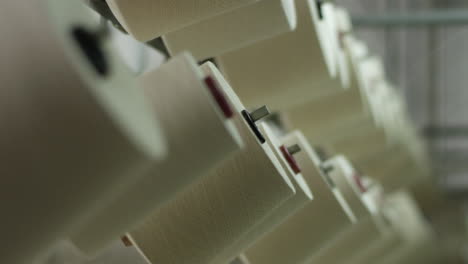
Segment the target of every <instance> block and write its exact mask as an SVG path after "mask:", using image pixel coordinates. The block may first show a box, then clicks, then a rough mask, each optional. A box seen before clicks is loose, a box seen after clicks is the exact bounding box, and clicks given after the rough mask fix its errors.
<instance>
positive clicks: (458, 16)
mask: <svg viewBox="0 0 468 264" xmlns="http://www.w3.org/2000/svg"><path fill="white" fill-rule="evenodd" d="M352 22H353V25H354V26H355V27H358V28H359V27H420V26H437V25H465V24H468V10H466V9H461V10H460V9H458V10H455V9H443V10H437V11H418V12H414V13H406V14H402V13H386V14H380V15H353V16H352Z"/></svg>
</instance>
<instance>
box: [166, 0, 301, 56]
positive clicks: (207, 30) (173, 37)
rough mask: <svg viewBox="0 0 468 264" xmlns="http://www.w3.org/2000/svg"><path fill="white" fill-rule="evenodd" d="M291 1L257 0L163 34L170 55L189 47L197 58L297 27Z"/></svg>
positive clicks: (223, 51)
mask: <svg viewBox="0 0 468 264" xmlns="http://www.w3.org/2000/svg"><path fill="white" fill-rule="evenodd" d="M296 25H297V17H296V10H295V4H294V0H268V1H263V0H262V1H258V2H257V3H255V4H252V5H248V6H244V7H241V8H238V9H235V10H233V11H231V12H228V13H224V14H221V15H218V16H216V17H212V18H210V19H206V20H203V21H200V22H198V23H195V24H192V25H190V26H187V27H184V28H182V29H180V30H176V31H173V32H170V33H168V34H166V35H164V36H163V39H164V43H165V44H166V47H167V49H168V50H169V52H170V53H171V54H178V53H180V52H181V51H184V50H188V51H190V52H191V53H192V54H193V56H194V57H195V58H196V59H198V60H203V59H206V58H211V57H215V56H218V55H221V54H223V53H225V52H228V51H232V50H235V49H238V48H242V47H245V46H247V45H250V44H253V43H254V42H257V41H260V40H264V39H268V38H271V37H274V36H277V35H279V34H282V33H285V32H289V31H292V30H294V29H295V28H296Z"/></svg>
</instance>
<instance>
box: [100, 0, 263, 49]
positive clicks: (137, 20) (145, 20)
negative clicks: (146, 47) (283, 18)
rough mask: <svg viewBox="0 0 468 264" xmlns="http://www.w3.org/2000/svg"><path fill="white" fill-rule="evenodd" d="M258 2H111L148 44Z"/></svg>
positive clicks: (124, 23) (115, 11) (134, 33)
mask: <svg viewBox="0 0 468 264" xmlns="http://www.w3.org/2000/svg"><path fill="white" fill-rule="evenodd" d="M256 2H258V0H230V1H217V0H196V1H195V0H189V1H187V0H107V3H108V4H109V7H110V9H111V10H112V13H113V14H114V15H115V17H116V18H117V20H118V21H119V22H120V24H121V25H122V26H123V27H124V28H125V30H126V31H127V32H128V33H130V34H131V35H132V36H133V37H135V38H136V39H138V40H140V41H148V40H151V39H154V38H156V37H159V36H162V35H164V34H166V33H168V32H171V31H174V30H178V29H181V28H183V27H185V26H188V25H191V24H194V23H197V22H199V21H201V20H204V19H207V18H210V17H213V16H216V15H219V14H222V13H225V12H228V11H230V10H233V9H236V8H239V7H242V6H244V5H248V4H253V3H256Z"/></svg>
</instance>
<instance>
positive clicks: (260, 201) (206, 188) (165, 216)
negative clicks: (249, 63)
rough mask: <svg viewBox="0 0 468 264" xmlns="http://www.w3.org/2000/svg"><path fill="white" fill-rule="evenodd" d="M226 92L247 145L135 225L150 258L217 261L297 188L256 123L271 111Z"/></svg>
mask: <svg viewBox="0 0 468 264" xmlns="http://www.w3.org/2000/svg"><path fill="white" fill-rule="evenodd" d="M205 73H206V72H205ZM217 79H218V78H216V76H215V78H214V81H215V82H216V83H217V84H218V85H219V86H220V87H223V89H227V88H228V87H227V86H226V85H224V84H223V83H218V82H217ZM226 95H227V97H228V100H229V101H230V102H231V103H232V105H233V106H234V108H235V111H234V112H235V114H234V122H235V124H236V127H237V129H238V130H239V132H240V135H241V138H242V139H243V141H244V143H245V148H244V149H242V150H241V151H240V152H238V153H237V154H235V155H234V157H233V158H231V159H229V160H227V161H225V162H224V163H223V164H222V165H221V166H219V167H218V168H216V170H215V171H214V172H212V173H210V174H209V175H206V176H205V177H203V178H201V179H200V180H199V181H198V182H197V183H196V184H194V185H192V186H191V187H190V188H189V189H188V190H186V191H185V192H183V193H181V194H180V195H179V196H178V197H176V199H174V200H173V201H171V202H170V203H168V204H167V205H166V206H164V207H163V208H161V209H160V210H158V211H156V212H155V213H154V214H153V215H152V216H150V217H149V218H147V219H146V220H145V223H143V224H142V225H140V226H139V227H137V228H136V229H134V230H132V231H130V233H129V237H130V239H131V240H132V241H133V244H134V245H136V246H137V247H138V248H139V250H140V251H141V252H142V253H143V254H144V255H145V256H146V258H147V259H148V260H149V262H150V263H168V264H169V263H177V264H180V263H191V264H196V263H211V262H212V261H213V260H214V259H215V258H216V257H218V255H219V253H220V252H224V250H226V249H227V248H229V247H231V246H232V245H233V244H234V243H236V241H238V240H239V239H240V238H242V236H244V235H245V234H246V233H247V232H249V231H250V230H251V229H252V227H254V226H256V225H258V224H259V223H261V222H262V221H264V220H265V219H266V217H268V216H269V215H270V214H271V212H273V211H274V210H275V209H276V208H278V206H280V205H281V204H282V203H283V202H285V201H287V200H288V199H289V198H291V197H292V196H293V195H294V194H295V190H294V187H293V185H292V183H291V181H290V180H289V178H288V177H287V175H286V172H285V171H284V169H283V168H282V166H281V164H280V162H279V161H278V159H277V158H276V156H275V154H274V152H273V150H272V149H271V148H270V147H269V146H268V144H266V143H262V142H265V138H264V135H262V134H261V132H260V131H259V130H258V128H257V125H256V124H255V121H256V120H258V118H259V117H261V116H263V114H262V112H263V113H265V112H264V111H263V110H259V111H254V112H252V113H251V114H248V113H247V112H246V111H245V108H244V106H243V105H242V103H240V100H239V99H238V98H237V97H236V95H235V94H234V93H230V94H228V93H226ZM261 109H264V108H261Z"/></svg>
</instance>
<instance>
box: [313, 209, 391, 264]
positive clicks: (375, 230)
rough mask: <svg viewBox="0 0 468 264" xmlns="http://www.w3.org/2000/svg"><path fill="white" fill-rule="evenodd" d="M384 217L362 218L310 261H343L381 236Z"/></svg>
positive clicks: (325, 262)
mask: <svg viewBox="0 0 468 264" xmlns="http://www.w3.org/2000/svg"><path fill="white" fill-rule="evenodd" d="M383 225H384V219H382V215H379V214H375V215H372V216H371V217H368V218H365V219H362V220H361V221H359V222H358V223H356V224H355V225H354V226H353V227H352V228H350V229H349V230H347V231H345V232H344V233H343V234H342V235H340V237H339V238H337V239H336V240H335V241H334V242H333V243H332V245H330V246H328V247H327V248H326V249H324V250H322V251H320V252H319V253H318V254H317V255H316V256H315V257H314V258H313V260H312V261H311V263H323V264H333V263H343V262H347V260H348V259H349V258H350V257H352V256H353V255H354V254H356V253H357V252H360V251H361V250H365V249H366V247H367V246H368V245H369V244H370V243H374V241H378V240H379V239H381V238H382V234H383V232H384V230H383V228H384V227H383Z"/></svg>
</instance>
